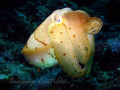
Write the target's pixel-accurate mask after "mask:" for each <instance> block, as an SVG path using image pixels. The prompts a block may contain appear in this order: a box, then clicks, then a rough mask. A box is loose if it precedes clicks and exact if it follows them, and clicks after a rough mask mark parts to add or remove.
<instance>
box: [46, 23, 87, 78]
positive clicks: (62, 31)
mask: <svg viewBox="0 0 120 90" xmlns="http://www.w3.org/2000/svg"><path fill="white" fill-rule="evenodd" d="M48 34H49V36H50V39H51V42H52V44H53V48H54V52H55V56H56V57H57V60H58V62H59V63H60V65H61V66H62V68H63V69H64V70H65V71H66V72H67V73H68V74H69V75H70V76H72V77H79V76H83V75H84V74H85V72H86V68H81V66H80V65H79V61H78V58H77V56H76V55H75V52H76V51H75V49H74V47H73V45H72V43H71V41H70V40H69V37H68V35H67V31H66V27H65V26H64V25H63V24H56V25H54V26H52V27H49V29H48ZM68 47H69V48H68Z"/></svg>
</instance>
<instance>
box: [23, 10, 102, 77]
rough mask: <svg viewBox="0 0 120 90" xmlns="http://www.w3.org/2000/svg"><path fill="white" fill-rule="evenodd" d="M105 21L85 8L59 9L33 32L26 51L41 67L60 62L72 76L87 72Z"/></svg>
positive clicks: (37, 65) (34, 63)
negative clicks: (74, 9)
mask: <svg viewBox="0 0 120 90" xmlns="http://www.w3.org/2000/svg"><path fill="white" fill-rule="evenodd" d="M102 25H103V22H102V20H101V19H99V18H97V17H90V16H89V15H88V14H87V13H86V12H84V11H82V10H76V11H73V10H72V9H71V8H63V9H59V10H55V11H54V12H53V13H52V14H51V15H50V16H49V17H48V18H47V19H46V20H45V21H44V22H43V23H42V24H41V25H40V26H38V28H37V29H36V30H35V31H34V32H33V33H32V34H31V36H30V38H29V39H28V41H27V43H26V45H25V46H24V48H23V50H22V53H23V55H24V56H25V58H26V59H27V60H28V62H29V63H30V64H32V65H34V66H36V67H38V68H42V69H44V68H50V67H53V66H56V65H58V64H60V66H61V67H62V68H63V69H64V71H65V72H66V73H67V74H68V75H69V76H71V77H77V78H78V77H81V76H84V75H87V74H88V73H89V72H90V69H91V66H92V62H93V55H94V52H95V43H94V34H97V33H98V32H99V31H100V29H101V27H102Z"/></svg>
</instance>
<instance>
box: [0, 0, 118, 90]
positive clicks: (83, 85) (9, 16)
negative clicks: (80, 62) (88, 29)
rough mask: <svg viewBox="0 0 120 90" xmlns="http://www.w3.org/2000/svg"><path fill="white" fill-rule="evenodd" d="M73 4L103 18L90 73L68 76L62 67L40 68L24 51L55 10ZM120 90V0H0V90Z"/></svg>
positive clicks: (97, 35) (74, 6) (76, 8)
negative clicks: (27, 58) (25, 55)
mask: <svg viewBox="0 0 120 90" xmlns="http://www.w3.org/2000/svg"><path fill="white" fill-rule="evenodd" d="M65 7H70V8H72V9H73V10H83V11H85V12H87V13H88V14H89V15H90V16H91V17H93V16H94V17H98V18H100V19H102V21H103V27H102V29H101V31H100V32H99V33H98V34H96V35H95V49H96V50H95V54H94V60H93V65H92V68H91V72H90V74H88V75H86V76H83V77H80V78H75V79H73V78H71V77H69V76H68V75H67V74H66V73H65V72H64V70H63V69H62V68H61V67H60V66H56V67H53V68H50V69H43V70H42V69H38V68H36V67H34V66H32V65H30V64H29V63H28V62H27V61H26V60H25V58H24V56H23V55H22V53H21V51H22V49H23V47H24V45H25V43H26V41H27V40H28V38H29V36H30V35H31V34H32V33H33V32H34V30H35V29H36V28H37V27H38V26H39V25H40V24H41V23H42V22H43V21H44V20H45V19H46V18H47V17H48V16H49V15H50V14H51V13H52V12H53V11H54V10H57V9H62V8H65ZM73 89H76V90H77V89H80V90H120V0H0V90H73Z"/></svg>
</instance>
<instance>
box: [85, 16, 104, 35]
mask: <svg viewBox="0 0 120 90" xmlns="http://www.w3.org/2000/svg"><path fill="white" fill-rule="evenodd" d="M102 25H103V22H102V20H101V19H99V18H97V17H90V18H89V19H88V20H87V21H86V22H85V23H84V25H83V29H84V31H86V32H87V33H92V34H97V33H98V32H99V31H100V29H101V27H102Z"/></svg>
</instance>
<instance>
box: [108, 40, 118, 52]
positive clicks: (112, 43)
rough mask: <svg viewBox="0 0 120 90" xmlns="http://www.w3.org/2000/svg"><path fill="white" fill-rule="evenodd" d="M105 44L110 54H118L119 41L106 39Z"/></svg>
mask: <svg viewBox="0 0 120 90" xmlns="http://www.w3.org/2000/svg"><path fill="white" fill-rule="evenodd" d="M107 44H108V47H109V49H110V50H111V52H112V53H117V54H119V53H120V39H118V38H115V39H108V40H107Z"/></svg>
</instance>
